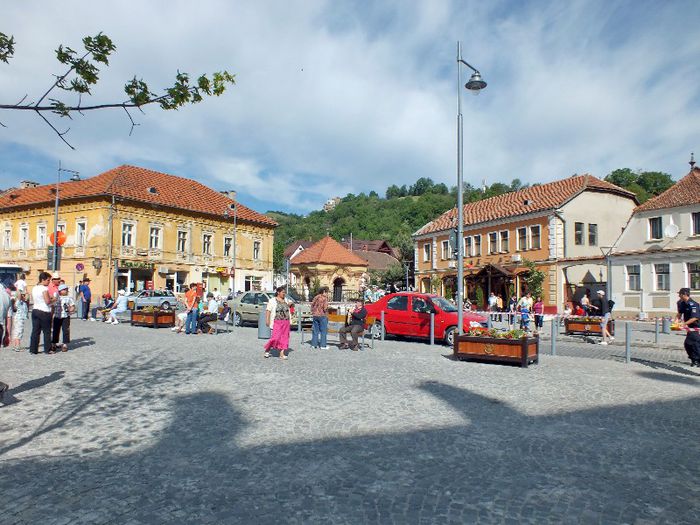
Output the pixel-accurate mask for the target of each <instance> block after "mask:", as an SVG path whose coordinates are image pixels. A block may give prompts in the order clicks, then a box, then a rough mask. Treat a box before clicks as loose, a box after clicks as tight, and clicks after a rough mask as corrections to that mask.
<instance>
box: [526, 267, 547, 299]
mask: <svg viewBox="0 0 700 525" xmlns="http://www.w3.org/2000/svg"><path fill="white" fill-rule="evenodd" d="M523 263H524V264H525V266H526V267H527V273H526V274H525V284H527V291H528V292H530V293H531V294H532V295H533V296H534V297H538V296H542V283H543V282H544V278H545V273H544V272H543V271H542V270H540V269H539V268H538V267H537V265H535V263H534V262H532V261H530V260H528V259H525V260H524V261H523Z"/></svg>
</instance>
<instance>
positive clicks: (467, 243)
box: [462, 235, 474, 257]
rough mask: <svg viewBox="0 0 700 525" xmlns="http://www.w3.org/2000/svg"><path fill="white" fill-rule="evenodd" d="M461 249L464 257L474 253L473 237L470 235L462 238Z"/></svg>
mask: <svg viewBox="0 0 700 525" xmlns="http://www.w3.org/2000/svg"><path fill="white" fill-rule="evenodd" d="M462 250H463V252H464V256H465V257H472V256H473V255H474V238H473V237H472V236H471V235H468V236H467V237H465V238H464V246H463V248H462Z"/></svg>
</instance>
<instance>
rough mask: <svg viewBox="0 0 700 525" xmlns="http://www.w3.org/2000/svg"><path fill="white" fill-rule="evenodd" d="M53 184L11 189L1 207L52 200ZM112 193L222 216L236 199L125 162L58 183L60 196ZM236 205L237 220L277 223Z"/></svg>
mask: <svg viewBox="0 0 700 525" xmlns="http://www.w3.org/2000/svg"><path fill="white" fill-rule="evenodd" d="M55 187H56V185H55V184H47V185H43V186H37V187H36V188H25V189H15V190H13V191H10V192H8V193H6V194H4V195H2V196H0V209H7V208H15V207H22V206H30V205H35V204H47V203H51V202H53V200H54V198H55V193H54V189H55ZM150 188H155V192H153V193H151V192H150V191H149V189H150ZM112 195H114V196H115V197H117V198H121V199H124V200H129V201H136V202H142V203H147V204H157V205H160V206H165V207H169V208H176V209H181V210H190V211H194V212H198V213H204V214H207V215H215V216H217V217H222V216H223V215H224V212H225V211H226V210H227V209H228V208H229V205H230V204H232V203H234V202H235V201H233V200H232V199H230V198H228V197H227V196H226V195H224V194H222V193H219V192H218V191H215V190H212V189H211V188H208V187H207V186H205V185H204V184H201V183H200V182H197V181H194V180H191V179H185V178H183V177H177V176H175V175H169V174H167V173H160V172H158V171H153V170H149V169H146V168H139V167H137V166H127V165H125V166H119V167H118V168H114V169H111V170H109V171H105V172H104V173H101V174H99V175H96V176H95V177H91V178H89V179H84V180H80V181H68V182H62V183H61V184H60V186H59V197H60V199H61V200H69V199H79V198H85V197H101V196H109V197H111V196H112ZM237 209H238V220H239V221H244V222H253V223H259V224H264V225H267V226H277V223H276V222H275V221H274V220H273V219H271V218H270V217H267V216H266V215H263V214H261V213H258V212H256V211H253V210H251V209H250V208H248V207H246V206H243V205H242V204H240V203H238V204H237Z"/></svg>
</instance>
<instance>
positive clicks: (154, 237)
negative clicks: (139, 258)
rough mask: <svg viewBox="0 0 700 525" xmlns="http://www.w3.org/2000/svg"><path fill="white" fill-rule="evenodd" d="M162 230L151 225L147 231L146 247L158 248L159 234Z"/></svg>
mask: <svg viewBox="0 0 700 525" xmlns="http://www.w3.org/2000/svg"><path fill="white" fill-rule="evenodd" d="M161 232H162V230H161V229H160V228H159V227H158V226H151V229H150V231H149V233H148V247H149V248H150V249H151V250H160V246H161V245H160V236H161Z"/></svg>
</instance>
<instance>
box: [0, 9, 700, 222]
mask: <svg viewBox="0 0 700 525" xmlns="http://www.w3.org/2000/svg"><path fill="white" fill-rule="evenodd" d="M0 4H2V13H3V14H2V20H1V21H0V32H3V33H6V34H11V35H14V37H15V40H16V52H15V57H14V58H13V59H12V60H11V61H10V63H9V64H0V103H14V102H17V101H18V100H20V99H21V98H22V97H23V96H24V95H27V96H28V100H36V99H38V98H39V97H40V96H41V94H42V93H43V92H44V91H45V90H46V89H47V88H48V86H50V84H51V82H52V81H53V77H52V75H54V74H58V73H62V72H63V68H62V66H61V65H60V64H59V63H58V62H57V61H56V59H55V54H54V50H55V49H56V47H57V46H58V44H64V45H68V46H71V47H73V48H76V49H77V48H79V46H80V41H81V39H82V37H83V36H86V35H94V34H96V33H98V32H100V31H102V32H104V33H105V34H107V35H108V36H109V37H111V38H112V39H113V41H114V43H115V44H116V46H117V51H116V53H115V54H114V55H113V57H112V58H111V60H110V66H109V67H108V68H105V69H103V71H102V72H101V74H100V77H101V78H100V82H99V83H98V84H97V86H96V87H95V88H94V89H93V97H92V102H95V103H101V102H122V101H123V100H124V98H125V97H124V92H123V86H124V83H125V82H126V81H128V80H130V79H131V78H133V77H134V75H136V76H138V77H139V78H143V79H144V80H146V81H147V82H148V83H149V86H150V87H151V89H152V90H154V91H156V90H159V89H162V88H165V87H167V86H168V85H169V84H171V79H172V78H173V77H174V75H175V73H176V71H177V70H180V71H185V72H188V73H190V74H192V75H196V76H198V75H199V74H201V73H206V72H212V71H217V70H221V69H226V70H228V71H230V72H231V73H234V74H235V75H236V85H235V86H231V87H230V89H229V90H228V91H227V92H226V93H225V94H224V95H223V96H221V97H218V98H216V97H212V98H208V99H205V101H204V102H202V103H200V104H196V105H192V106H188V107H186V108H183V109H180V110H178V111H167V112H166V111H161V110H159V109H158V108H156V107H150V108H146V109H145V110H144V111H145V114H143V115H141V114H135V115H134V117H135V119H136V121H137V122H138V124H139V125H138V127H136V128H135V129H134V131H133V133H132V134H131V136H130V135H129V131H130V127H131V126H130V123H129V121H128V118H127V117H126V115H125V114H124V112H123V111H121V110H106V111H102V112H93V113H87V114H85V116H80V115H76V116H75V117H74V119H73V120H72V121H68V120H66V119H60V118H58V117H53V116H52V117H49V118H50V119H51V120H52V122H53V123H54V124H55V125H56V126H57V127H59V128H60V129H65V128H66V127H70V132H69V133H68V135H66V138H67V139H68V140H69V141H70V142H71V143H72V144H73V145H74V146H75V147H76V149H75V150H71V149H69V148H68V147H67V146H66V145H65V144H63V143H62V142H61V141H60V139H59V138H58V137H57V136H56V135H55V134H54V133H53V131H52V130H51V129H50V128H49V127H48V126H47V125H46V124H45V123H44V122H43V121H42V120H41V119H40V118H39V117H38V116H36V115H34V114H32V113H30V112H18V111H5V110H0V122H2V124H3V125H4V126H6V127H0V188H6V187H10V186H14V185H16V184H17V183H18V182H19V181H20V180H23V179H30V180H35V181H39V182H42V183H51V182H54V181H55V180H56V168H57V166H58V162H59V161H61V163H62V165H63V166H64V167H66V168H69V169H73V170H77V171H79V172H80V174H81V176H82V177H90V176H94V175H97V174H99V173H101V172H103V171H105V170H107V169H110V168H112V167H115V166H118V165H121V164H132V165H137V166H143V167H147V168H150V169H155V170H159V171H164V172H166V173H172V174H175V175H180V176H183V177H188V178H192V179H196V180H198V181H200V182H202V183H204V184H207V185H208V186H211V187H212V188H214V189H217V190H236V191H237V192H238V198H239V200H240V202H242V203H244V204H246V205H248V206H251V207H253V208H254V209H256V210H258V211H263V212H264V211H267V210H282V211H287V212H294V213H307V212H309V211H311V210H314V209H319V208H320V207H321V206H322V205H323V203H324V202H325V201H326V200H327V199H328V198H329V197H333V196H336V195H338V196H344V195H345V194H347V193H356V194H357V193H360V192H369V191H371V190H375V191H377V192H379V193H380V194H383V193H384V191H385V190H386V187H387V186H389V185H391V184H398V185H401V184H407V185H410V184H412V183H413V182H415V180H416V179H418V178H419V177H430V178H432V179H433V180H434V181H436V182H444V183H445V184H447V185H448V186H454V185H455V184H456V171H457V168H456V165H457V161H456V112H457V69H456V60H455V58H456V47H457V41H461V42H462V47H463V57H464V59H465V60H466V61H467V62H469V63H470V64H472V65H474V66H475V67H477V68H478V69H479V70H480V71H481V73H482V76H483V78H484V80H486V81H487V82H488V87H487V88H486V89H485V90H484V91H483V92H482V93H480V94H479V95H478V96H472V95H471V94H470V93H469V92H467V91H466V90H463V97H462V106H463V114H464V177H465V181H466V182H470V183H472V184H473V185H475V186H478V185H481V183H482V181H484V180H485V181H486V183H487V184H491V183H493V182H499V181H501V182H510V181H511V180H512V179H513V178H516V177H517V178H519V179H520V180H521V181H522V182H529V183H534V182H548V181H552V180H556V179H561V178H564V177H568V176H570V175H573V174H574V173H579V174H580V173H590V174H592V175H595V176H598V177H601V178H602V177H604V176H605V175H606V174H608V173H609V172H610V171H612V170H614V169H617V168H622V167H629V168H632V169H635V170H638V169H639V170H649V171H657V170H658V171H665V172H668V173H670V174H671V175H672V176H673V177H674V178H676V179H678V178H680V177H681V176H683V175H684V174H685V173H687V171H688V164H687V162H688V160H689V157H690V153H691V152H692V151H695V152H697V153H698V154H699V156H700V147H699V146H700V144H699V143H700V135H699V133H698V130H699V129H700V128H699V126H698V122H700V118H699V117H700V91H699V90H700V60H698V59H699V58H700V39H699V38H697V27H698V24H699V23H700V2H697V1H694V0H691V1H680V0H679V1H674V0H669V1H663V2H661V1H656V2H653V1H644V0H639V1H618V2H616V1H610V0H607V1H594V0H590V1H577V0H569V1H567V2H561V1H551V2H544V1H529V2H528V1H498V0H491V1H488V2H484V1H464V0H463V1H457V0H455V1H449V0H376V1H369V0H362V1H361V0H286V1H284V0H247V1H241V0H230V1H215V0H199V1H198V2H196V3H192V2H185V1H177V0H175V1H173V0H169V1H159V0H152V1H149V2H144V1H143V0H140V1H135V0H120V1H101V2H94V1H92V2H90V1H87V0H62V1H61V2H42V1H38V0H25V1H23V2H10V1H9V0H0ZM195 6H196V7H195ZM28 13H32V15H31V16H28ZM468 77H469V75H468V72H466V71H463V73H462V78H461V80H460V84H462V85H463V84H464V83H465V82H466V81H467V80H468ZM462 89H463V88H462ZM67 100H68V101H70V100H71V99H70V98H68V99H67Z"/></svg>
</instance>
